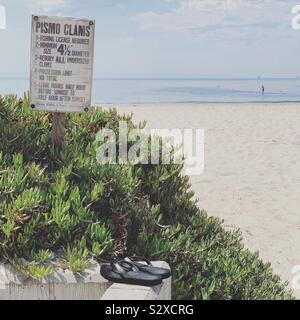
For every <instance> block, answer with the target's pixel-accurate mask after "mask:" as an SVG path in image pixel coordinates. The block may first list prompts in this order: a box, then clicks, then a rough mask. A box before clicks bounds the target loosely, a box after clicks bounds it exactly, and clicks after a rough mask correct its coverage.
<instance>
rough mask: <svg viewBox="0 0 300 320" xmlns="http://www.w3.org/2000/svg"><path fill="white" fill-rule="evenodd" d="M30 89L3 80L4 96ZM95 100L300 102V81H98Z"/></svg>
mask: <svg viewBox="0 0 300 320" xmlns="http://www.w3.org/2000/svg"><path fill="white" fill-rule="evenodd" d="M262 85H264V87H265V94H264V95H262V93H261V87H262ZM28 90H29V79H26V78H0V94H2V95H3V94H17V95H19V96H22V95H23V93H24V92H25V91H28ZM92 100H93V102H94V103H112V104H122V103H132V104H139V103H200V102H232V103H238V102H242V103H246V102H257V103H258V102H300V79H298V78H295V79H267V80H265V79H233V80H232V79H155V80H146V79H140V80H138V79H95V80H94V82H93V98H92Z"/></svg>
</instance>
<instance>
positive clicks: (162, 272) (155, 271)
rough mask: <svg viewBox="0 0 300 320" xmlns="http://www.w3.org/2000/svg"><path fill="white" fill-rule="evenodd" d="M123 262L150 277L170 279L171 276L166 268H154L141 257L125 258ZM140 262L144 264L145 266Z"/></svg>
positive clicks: (148, 261)
mask: <svg viewBox="0 0 300 320" xmlns="http://www.w3.org/2000/svg"><path fill="white" fill-rule="evenodd" d="M124 260H125V261H126V263H128V264H129V263H131V264H133V265H134V266H135V267H136V268H138V269H139V270H140V271H143V272H145V273H148V274H151V275H155V276H159V277H161V279H167V278H170V277H171V275H172V273H171V270H169V269H166V268H159V267H154V266H153V265H152V263H151V261H150V260H148V259H145V258H143V257H130V258H125V259H124ZM142 262H145V263H146V264H145V263H142Z"/></svg>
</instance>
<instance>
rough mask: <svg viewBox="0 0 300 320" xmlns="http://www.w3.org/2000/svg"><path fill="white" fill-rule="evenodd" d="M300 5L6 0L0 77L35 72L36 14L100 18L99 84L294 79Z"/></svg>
mask: <svg viewBox="0 0 300 320" xmlns="http://www.w3.org/2000/svg"><path fill="white" fill-rule="evenodd" d="M296 4H300V0H0V5H3V6H4V7H5V9H6V20H7V28H6V30H0V41H1V52H0V76H27V75H28V73H29V55H30V52H29V49H30V22H31V18H30V16H31V14H32V13H35V14H47V15H63V16H74V17H80V18H94V19H95V20H96V23H97V29H96V47H95V50H96V57H95V71H94V74H95V77H98V78H101V77H104V78H106V77H125V78H126V77H142V78H144V77H147V78H157V77H158V78H160V77H183V78H186V77H187V78H189V77H199V78H201V77H256V76H258V75H260V76H262V77H294V76H296V75H299V74H300V55H299V52H300V30H298V31H295V30H293V29H292V27H291V20H292V18H293V14H292V12H291V10H292V8H293V6H295V5H296Z"/></svg>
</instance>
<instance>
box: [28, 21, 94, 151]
mask: <svg viewBox="0 0 300 320" xmlns="http://www.w3.org/2000/svg"><path fill="white" fill-rule="evenodd" d="M94 38H95V21H93V20H86V19H74V18H64V17H48V16H32V31H31V68H30V106H31V108H32V110H36V111H47V112H51V113H52V130H53V133H52V141H53V146H54V148H55V150H56V151H60V150H61V149H62V147H63V141H64V132H65V126H66V113H67V112H87V111H88V110H89V108H90V106H91V93H92V76H93V61H94Z"/></svg>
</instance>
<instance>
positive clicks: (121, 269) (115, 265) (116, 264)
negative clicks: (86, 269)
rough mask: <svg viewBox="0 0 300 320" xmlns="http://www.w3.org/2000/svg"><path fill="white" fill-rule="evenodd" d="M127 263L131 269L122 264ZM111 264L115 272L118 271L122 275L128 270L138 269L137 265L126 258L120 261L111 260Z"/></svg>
mask: <svg viewBox="0 0 300 320" xmlns="http://www.w3.org/2000/svg"><path fill="white" fill-rule="evenodd" d="M125 263H126V265H129V266H130V267H131V268H130V269H129V270H128V269H126V268H124V267H123V266H122V264H125ZM110 264H111V267H112V270H113V271H114V272H115V273H118V274H119V275H121V276H122V277H123V276H124V274H125V273H127V272H128V271H135V269H136V267H135V265H134V264H133V263H131V262H128V261H125V260H120V261H118V262H113V261H111V263H110Z"/></svg>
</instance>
